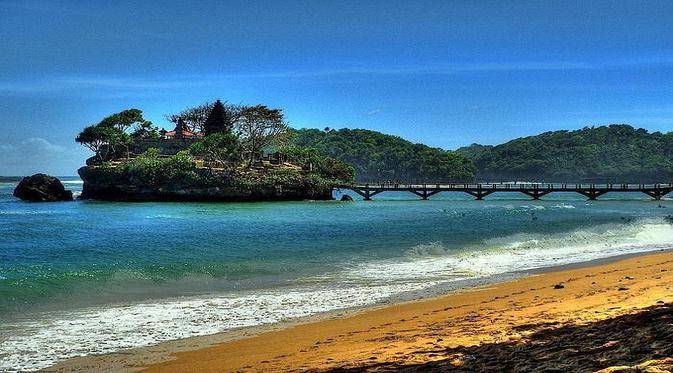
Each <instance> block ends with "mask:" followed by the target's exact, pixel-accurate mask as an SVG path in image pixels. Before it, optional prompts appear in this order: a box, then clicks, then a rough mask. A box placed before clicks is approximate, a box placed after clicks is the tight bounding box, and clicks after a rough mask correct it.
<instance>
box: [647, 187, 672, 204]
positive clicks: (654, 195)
mask: <svg viewBox="0 0 673 373" xmlns="http://www.w3.org/2000/svg"><path fill="white" fill-rule="evenodd" d="M643 193H645V194H647V195H648V196H650V197H652V198H654V200H655V201H659V200H661V197H663V196H665V195H666V194H667V193H666V191H663V190H659V189H655V190H644V191H643Z"/></svg>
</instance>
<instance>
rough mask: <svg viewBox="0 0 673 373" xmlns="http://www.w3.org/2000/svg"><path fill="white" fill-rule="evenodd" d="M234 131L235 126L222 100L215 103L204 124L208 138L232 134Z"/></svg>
mask: <svg viewBox="0 0 673 373" xmlns="http://www.w3.org/2000/svg"><path fill="white" fill-rule="evenodd" d="M232 129H233V124H232V121H231V118H230V117H229V114H228V113H227V110H226V109H225V107H224V104H223V103H222V101H220V100H217V101H215V104H213V108H212V109H211V110H210V113H209V114H208V117H207V118H206V121H205V123H203V131H204V132H205V133H206V136H207V135H212V134H214V133H230V132H231V131H232Z"/></svg>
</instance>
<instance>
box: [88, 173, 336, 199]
mask: <svg viewBox="0 0 673 373" xmlns="http://www.w3.org/2000/svg"><path fill="white" fill-rule="evenodd" d="M78 173H79V175H80V177H81V178H82V180H83V181H84V186H83V189H82V195H81V196H80V199H96V200H104V201H133V202H151V201H194V202H197V201H198V202H244V201H245V202H247V201H301V200H331V199H333V197H332V189H331V188H330V187H325V186H318V185H312V184H310V183H296V182H295V183H281V184H275V185H261V184H260V185H252V186H237V185H231V184H229V183H222V184H221V185H189V184H186V183H180V182H175V183H170V184H164V185H154V186H151V185H143V184H140V183H136V182H134V181H133V180H128V179H119V178H114V177H106V176H104V175H101V174H99V173H97V172H96V168H95V167H90V166H85V167H82V168H80V169H79V170H78Z"/></svg>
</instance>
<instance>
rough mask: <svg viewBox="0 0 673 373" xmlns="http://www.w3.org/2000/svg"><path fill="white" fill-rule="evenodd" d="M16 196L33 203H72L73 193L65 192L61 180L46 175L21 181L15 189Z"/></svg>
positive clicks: (37, 175) (29, 177) (28, 177)
mask: <svg viewBox="0 0 673 373" xmlns="http://www.w3.org/2000/svg"><path fill="white" fill-rule="evenodd" d="M14 196H15V197H17V198H20V199H22V200H24V201H31V202H54V201H72V191H69V190H65V187H64V186H63V183H61V181H60V180H59V179H57V178H55V177H53V176H49V175H45V174H35V175H33V176H27V177H24V178H23V179H21V182H19V185H17V186H16V189H14Z"/></svg>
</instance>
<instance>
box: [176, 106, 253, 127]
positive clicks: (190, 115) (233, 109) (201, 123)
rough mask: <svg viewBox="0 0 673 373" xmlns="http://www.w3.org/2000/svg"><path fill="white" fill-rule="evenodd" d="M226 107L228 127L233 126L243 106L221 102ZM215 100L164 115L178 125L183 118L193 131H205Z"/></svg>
mask: <svg viewBox="0 0 673 373" xmlns="http://www.w3.org/2000/svg"><path fill="white" fill-rule="evenodd" d="M221 104H222V106H223V107H224V112H225V118H226V120H228V123H227V124H226V127H227V128H233V126H234V123H235V122H236V120H237V119H238V117H239V115H240V112H241V110H242V107H241V106H238V105H231V104H227V103H221ZM214 106H215V102H210V101H206V102H204V103H202V104H200V105H196V106H193V107H188V108H186V109H184V110H182V111H181V112H179V113H175V114H167V115H164V118H166V120H168V121H169V122H171V123H173V124H174V125H177V124H178V122H179V121H180V120H183V121H184V122H185V124H186V125H187V127H189V130H190V131H192V132H205V124H206V121H207V120H208V116H209V115H210V113H211V112H212V111H213V108H214Z"/></svg>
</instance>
